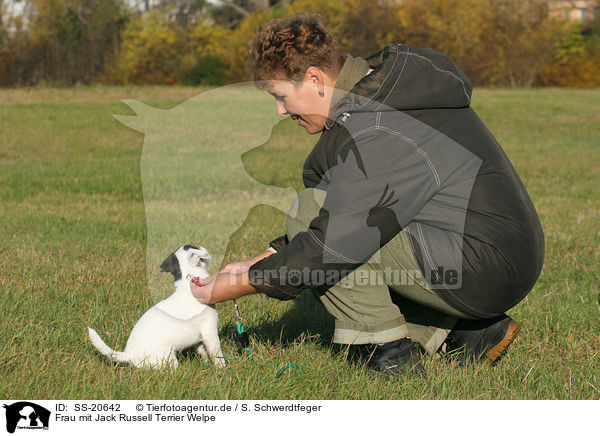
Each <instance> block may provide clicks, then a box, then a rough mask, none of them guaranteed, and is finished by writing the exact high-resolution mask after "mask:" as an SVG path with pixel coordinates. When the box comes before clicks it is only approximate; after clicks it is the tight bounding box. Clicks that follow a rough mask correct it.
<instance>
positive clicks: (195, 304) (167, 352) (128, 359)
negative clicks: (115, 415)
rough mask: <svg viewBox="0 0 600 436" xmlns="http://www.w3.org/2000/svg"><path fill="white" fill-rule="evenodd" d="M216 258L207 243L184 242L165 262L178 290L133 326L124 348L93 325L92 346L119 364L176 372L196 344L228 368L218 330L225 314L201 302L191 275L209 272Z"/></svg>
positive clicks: (202, 277)
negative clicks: (114, 344) (110, 343)
mask: <svg viewBox="0 0 600 436" xmlns="http://www.w3.org/2000/svg"><path fill="white" fill-rule="evenodd" d="M210 260H211V257H210V254H209V253H208V251H207V250H206V249H205V248H204V247H200V246H195V245H184V246H183V247H180V248H179V249H177V250H176V251H175V252H174V253H171V254H170V255H169V257H167V258H166V259H165V261H164V262H163V263H162V265H161V266H160V269H161V271H164V272H170V273H171V274H173V278H174V279H175V292H174V293H173V294H172V295H171V296H170V297H169V298H167V299H165V300H162V301H161V302H159V303H157V304H156V305H155V306H153V307H151V308H150V309H148V311H147V312H146V313H144V315H142V317H141V318H140V319H139V321H138V322H137V323H136V325H135V326H134V327H133V330H132V331H131V334H130V336H129V339H128V340H127V345H126V346H125V350H124V351H114V350H113V349H111V348H110V347H108V345H106V344H105V343H104V341H102V339H100V336H99V335H98V333H96V331H95V330H94V329H92V328H90V327H88V332H89V336H90V340H91V341H92V344H93V345H94V346H95V347H96V348H97V349H98V351H99V352H100V353H101V354H103V355H104V356H106V357H108V358H109V359H111V360H113V361H115V362H121V363H131V364H132V365H134V366H135V367H138V368H140V367H141V368H153V369H160V368H163V367H165V366H168V367H170V368H171V370H175V369H176V368H177V366H178V365H179V362H178V361H177V356H176V352H177V351H180V350H183V349H184V348H188V347H191V346H196V349H197V351H198V353H200V355H201V356H202V357H203V358H204V359H208V358H210V360H212V362H213V363H214V365H215V366H216V367H217V368H220V367H223V366H225V359H223V353H222V352H221V343H220V341H219V334H218V331H217V324H218V321H219V315H218V313H217V310H216V309H215V307H214V306H212V305H206V304H202V303H200V302H199V301H198V300H197V299H196V298H195V297H194V296H193V295H192V290H191V288H190V279H191V278H192V277H199V278H200V279H204V278H206V277H208V276H209V274H208V272H207V271H206V266H207V265H208V263H209V262H210Z"/></svg>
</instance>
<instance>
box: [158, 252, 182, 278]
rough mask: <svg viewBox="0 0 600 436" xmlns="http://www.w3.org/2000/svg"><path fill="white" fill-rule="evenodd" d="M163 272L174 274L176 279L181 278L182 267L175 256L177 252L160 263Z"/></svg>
mask: <svg viewBox="0 0 600 436" xmlns="http://www.w3.org/2000/svg"><path fill="white" fill-rule="evenodd" d="M160 270H161V271H162V272H168V273H171V274H173V278H174V279H175V281H177V280H179V279H181V268H180V267H179V261H178V260H177V257H176V256H175V253H171V254H170V255H169V257H167V258H166V259H165V260H164V262H163V263H162V264H161V265H160Z"/></svg>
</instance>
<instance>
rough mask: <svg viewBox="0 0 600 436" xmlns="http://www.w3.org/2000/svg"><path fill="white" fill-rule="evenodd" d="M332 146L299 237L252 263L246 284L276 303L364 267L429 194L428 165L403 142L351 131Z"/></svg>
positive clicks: (431, 187)
mask: <svg viewBox="0 0 600 436" xmlns="http://www.w3.org/2000/svg"><path fill="white" fill-rule="evenodd" d="M357 132H358V133H357V134H355V135H351V136H349V137H348V139H347V140H346V141H344V143H343V144H340V145H339V146H338V150H339V151H338V152H337V153H336V154H335V160H336V162H335V164H334V165H333V166H331V168H330V169H329V170H328V171H327V174H326V175H325V177H324V178H323V179H324V180H327V181H328V182H327V183H326V185H323V186H320V187H318V188H321V189H325V190H326V191H327V194H326V197H325V200H324V203H323V205H322V208H321V210H320V212H319V214H318V216H316V217H315V218H314V219H313V220H312V221H311V223H310V225H309V228H308V230H307V231H305V232H300V233H298V234H297V235H296V236H294V238H292V239H291V240H290V241H289V243H288V244H287V245H285V246H284V247H283V248H282V249H281V250H278V252H277V253H274V254H273V255H271V256H269V257H267V258H264V259H262V260H261V261H259V262H257V263H256V264H254V265H253V266H252V267H251V268H250V271H249V275H250V283H251V284H252V285H253V286H254V287H255V288H256V289H257V290H258V291H259V292H263V293H266V294H268V295H270V296H272V297H274V298H278V299H282V300H285V299H290V298H294V297H295V296H297V295H298V294H299V293H300V292H302V290H304V289H311V288H312V289H319V288H328V287H331V286H333V285H335V284H336V283H338V282H339V281H340V280H342V279H343V278H344V277H345V276H347V275H348V274H349V273H351V272H352V271H353V270H355V269H356V268H358V267H359V266H360V265H362V264H364V263H366V262H367V261H368V260H369V258H370V257H371V256H372V255H373V254H374V253H375V252H376V251H377V250H379V248H380V247H382V246H383V245H385V244H386V243H387V242H388V241H389V240H390V239H391V238H393V237H394V236H395V235H396V234H398V232H400V231H401V230H402V229H403V228H404V227H405V226H406V225H407V224H408V223H409V222H410V221H411V220H412V219H413V218H414V216H415V215H416V214H417V213H418V212H419V210H420V209H421V208H422V207H423V205H424V204H425V203H426V202H427V201H428V200H429V199H430V198H431V197H432V196H433V195H434V193H435V191H436V189H437V184H436V181H435V179H434V177H433V174H432V170H431V167H430V162H428V160H427V159H426V157H424V156H423V154H422V152H420V150H419V149H418V147H415V145H414V144H413V143H411V141H410V140H408V138H402V137H401V136H398V135H394V134H392V133H390V132H388V131H385V130H383V129H370V130H369V129H362V130H361V129H358V130H357Z"/></svg>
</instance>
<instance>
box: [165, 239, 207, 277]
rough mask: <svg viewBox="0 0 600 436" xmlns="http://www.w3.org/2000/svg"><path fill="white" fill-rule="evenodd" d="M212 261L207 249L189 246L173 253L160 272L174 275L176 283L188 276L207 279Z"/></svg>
mask: <svg viewBox="0 0 600 436" xmlns="http://www.w3.org/2000/svg"><path fill="white" fill-rule="evenodd" d="M211 259H212V258H211V255H210V254H209V252H208V250H207V249H206V248H204V247H202V246H200V245H190V244H188V245H184V246H183V247H179V248H178V249H177V250H176V251H174V252H173V253H171V254H170V255H169V256H168V257H167V258H166V259H165V260H164V261H163V263H162V264H161V265H160V270H161V271H163V272H168V273H171V274H173V279H174V280H175V281H177V280H181V278H182V277H183V276H184V275H186V276H187V275H188V274H190V275H192V276H198V277H201V278H205V277H207V276H208V273H207V272H206V267H207V266H208V264H209V263H210V261H211Z"/></svg>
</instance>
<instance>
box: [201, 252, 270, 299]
mask: <svg viewBox="0 0 600 436" xmlns="http://www.w3.org/2000/svg"><path fill="white" fill-rule="evenodd" d="M273 253H274V252H273V251H271V250H268V251H265V252H264V253H261V254H260V255H258V256H256V257H255V258H253V259H250V260H245V261H242V262H235V263H230V264H228V265H226V266H225V267H224V268H223V269H222V270H221V271H219V272H218V273H217V274H215V275H212V276H210V277H208V278H206V279H204V280H202V284H204V286H198V285H196V284H195V283H190V287H191V289H192V294H193V295H194V297H196V298H197V299H198V301H200V302H201V303H203V304H215V303H220V302H221V301H227V300H233V299H235V298H238V297H242V296H244V295H248V294H254V293H256V289H254V286H252V285H251V284H250V279H249V278H248V270H249V269H250V267H251V266H252V265H254V264H255V263H256V262H258V261H259V260H261V259H264V258H265V257H267V256H270V255H271V254H273Z"/></svg>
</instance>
